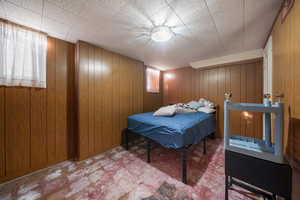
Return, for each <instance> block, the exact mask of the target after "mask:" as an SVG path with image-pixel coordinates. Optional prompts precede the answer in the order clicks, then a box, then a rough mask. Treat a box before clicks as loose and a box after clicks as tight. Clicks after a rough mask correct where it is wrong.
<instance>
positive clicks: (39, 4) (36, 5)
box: [8, 0, 43, 14]
mask: <svg viewBox="0 0 300 200" xmlns="http://www.w3.org/2000/svg"><path fill="white" fill-rule="evenodd" d="M8 1H9V2H11V3H13V4H15V5H17V6H20V7H22V8H26V9H29V10H31V11H32V12H35V13H38V14H42V12H43V0H8Z"/></svg>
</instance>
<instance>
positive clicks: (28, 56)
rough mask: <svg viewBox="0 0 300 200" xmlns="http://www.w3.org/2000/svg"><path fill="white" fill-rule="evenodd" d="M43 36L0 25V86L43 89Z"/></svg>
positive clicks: (44, 50)
mask: <svg viewBox="0 0 300 200" xmlns="http://www.w3.org/2000/svg"><path fill="white" fill-rule="evenodd" d="M46 56H47V36H46V35H45V34H42V33H39V32H36V31H33V30H30V29H27V28H25V27H22V26H20V25H17V24H14V23H10V22H6V21H0V85H4V86H25V87H39V88H45V87H46Z"/></svg>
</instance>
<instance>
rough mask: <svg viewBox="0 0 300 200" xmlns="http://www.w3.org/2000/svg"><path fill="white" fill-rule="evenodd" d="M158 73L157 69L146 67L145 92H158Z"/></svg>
mask: <svg viewBox="0 0 300 200" xmlns="http://www.w3.org/2000/svg"><path fill="white" fill-rule="evenodd" d="M159 75H160V71H159V70H156V69H153V68H149V67H148V68H147V69H146V79H147V92H152V93H159V78H160V76H159Z"/></svg>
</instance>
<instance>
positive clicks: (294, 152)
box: [285, 107, 300, 170]
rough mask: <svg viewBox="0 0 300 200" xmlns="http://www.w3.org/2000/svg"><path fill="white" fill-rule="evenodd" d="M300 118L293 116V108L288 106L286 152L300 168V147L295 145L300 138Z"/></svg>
mask: <svg viewBox="0 0 300 200" xmlns="http://www.w3.org/2000/svg"><path fill="white" fill-rule="evenodd" d="M299 131H300V119H297V118H294V117H292V114H291V108H290V107H289V108H288V131H287V132H288V134H287V136H286V137H287V138H286V147H285V152H286V155H287V158H288V160H289V161H291V163H290V164H292V166H293V167H294V168H297V169H298V170H300V160H299V159H297V158H298V157H299V154H300V147H298V146H295V143H296V141H298V140H299V139H300V136H299Z"/></svg>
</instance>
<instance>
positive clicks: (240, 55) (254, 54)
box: [190, 49, 263, 68]
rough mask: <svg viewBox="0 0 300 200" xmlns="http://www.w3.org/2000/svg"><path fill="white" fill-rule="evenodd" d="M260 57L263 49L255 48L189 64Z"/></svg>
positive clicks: (196, 66)
mask: <svg viewBox="0 0 300 200" xmlns="http://www.w3.org/2000/svg"><path fill="white" fill-rule="evenodd" d="M262 57H263V49H255V50H251V51H245V52H242V53H237V54H231V55H227V56H222V57H216V58H211V59H207V60H200V61H196V62H191V63H190V65H191V66H192V67H193V68H201V67H209V66H216V65H222V64H227V63H233V62H239V61H243V60H250V59H255V58H262Z"/></svg>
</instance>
